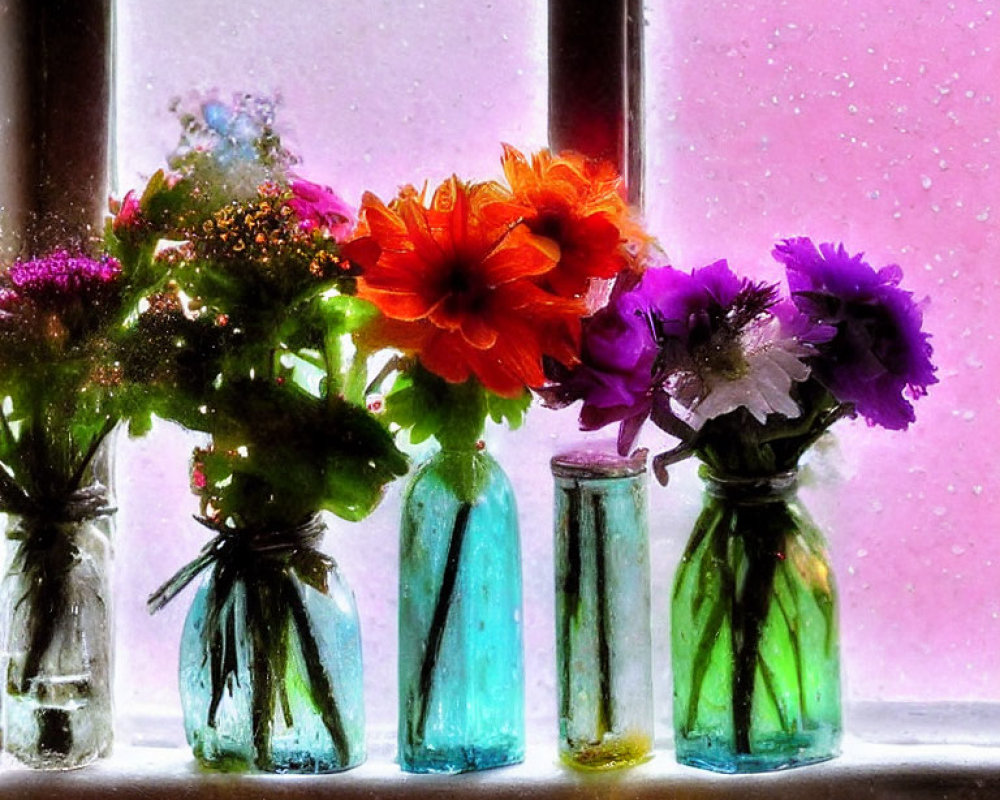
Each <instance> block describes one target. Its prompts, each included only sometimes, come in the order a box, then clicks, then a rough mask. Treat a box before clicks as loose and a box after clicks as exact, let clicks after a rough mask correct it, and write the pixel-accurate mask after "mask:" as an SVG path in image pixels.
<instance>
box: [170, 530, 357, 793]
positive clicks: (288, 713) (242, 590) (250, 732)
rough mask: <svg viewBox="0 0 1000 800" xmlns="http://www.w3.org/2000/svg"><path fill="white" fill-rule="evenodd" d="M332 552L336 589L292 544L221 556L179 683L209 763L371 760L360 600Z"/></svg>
mask: <svg viewBox="0 0 1000 800" xmlns="http://www.w3.org/2000/svg"><path fill="white" fill-rule="evenodd" d="M321 558H323V561H324V565H325V567H326V568H327V569H328V570H329V571H328V572H327V574H326V576H325V578H324V579H323V580H324V583H325V586H321V588H323V589H325V591H320V590H318V589H317V588H316V585H315V582H313V581H310V583H309V584H307V583H305V582H303V581H302V580H300V579H299V577H298V576H297V575H296V573H295V572H294V571H293V570H292V569H290V568H289V556H288V554H287V553H284V554H283V553H282V552H281V551H280V550H278V551H276V552H268V551H267V550H266V549H264V550H262V551H259V552H256V553H254V554H253V555H252V557H250V558H248V559H246V560H245V561H243V562H242V563H239V564H233V563H228V562H226V561H217V562H216V563H215V565H214V566H213V567H212V568H211V571H210V572H209V573H208V575H207V577H206V578H205V580H204V582H203V584H202V586H201V587H200V588H199V590H198V593H197V594H196V596H195V599H194V602H193V603H192V605H191V609H190V611H189V612H188V615H187V620H186V622H185V625H184V631H183V635H182V639H181V653H180V691H181V704H182V706H183V711H184V728H185V732H186V734H187V740H188V743H189V744H190V745H191V748H192V750H193V752H194V756H195V758H196V759H197V760H198V762H199V763H200V764H201V765H202V766H204V767H208V768H211V769H219V770H225V771H245V770H256V771H261V772H276V773H303V774H311V773H327V772H340V771H342V770H346V769H350V768H351V767H355V766H357V765H358V764H360V763H362V762H363V761H364V760H365V731H364V727H365V714H364V697H363V685H362V663H361V634H360V627H359V621H358V612H357V607H356V606H355V602H354V595H353V593H352V592H351V590H350V588H349V587H348V585H347V584H346V582H345V581H344V579H343V577H342V575H341V573H340V571H339V570H338V569H337V567H336V565H335V564H333V562H332V561H331V560H329V559H327V558H326V557H321ZM310 584H313V585H310Z"/></svg>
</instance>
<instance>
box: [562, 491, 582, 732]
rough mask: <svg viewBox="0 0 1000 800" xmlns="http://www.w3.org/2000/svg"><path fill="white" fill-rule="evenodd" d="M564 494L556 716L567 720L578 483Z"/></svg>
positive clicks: (576, 590) (576, 586) (576, 593)
mask: <svg viewBox="0 0 1000 800" xmlns="http://www.w3.org/2000/svg"><path fill="white" fill-rule="evenodd" d="M563 491H564V492H565V494H566V562H567V564H566V578H565V580H564V581H563V586H562V592H563V597H564V598H565V603H566V607H565V609H564V610H563V614H562V619H561V622H562V625H561V626H560V631H559V635H560V638H561V639H562V652H563V659H562V686H563V692H562V704H561V706H562V707H561V709H560V716H561V718H562V719H569V717H570V714H571V709H572V692H571V691H570V676H571V675H572V671H573V635H572V634H573V625H574V623H575V622H576V617H577V614H578V613H579V611H580V484H579V483H578V482H574V484H573V488H572V489H564V490H563Z"/></svg>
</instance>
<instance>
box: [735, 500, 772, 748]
mask: <svg viewBox="0 0 1000 800" xmlns="http://www.w3.org/2000/svg"><path fill="white" fill-rule="evenodd" d="M740 510H741V511H746V512H747V514H746V516H747V517H748V519H747V520H746V522H745V523H740V524H738V525H737V526H736V529H737V530H740V531H743V532H744V534H743V536H742V539H743V542H744V546H745V548H746V551H745V556H746V559H747V565H746V573H745V575H744V576H743V585H742V587H740V586H736V587H734V588H735V591H734V592H733V594H732V612H731V619H732V648H733V662H734V663H733V678H732V692H733V734H734V737H735V744H736V752H737V753H740V754H746V755H749V754H750V753H751V752H752V751H751V746H750V729H751V727H752V725H753V696H754V688H755V678H756V673H757V661H758V658H759V656H760V643H761V634H762V632H763V629H764V623H765V622H766V621H767V614H768V610H769V608H770V605H771V599H772V593H773V587H774V575H775V569H776V567H777V562H778V559H777V557H776V555H775V552H776V548H775V547H774V546H773V537H772V536H771V535H769V534H773V533H774V531H773V530H770V528H771V525H769V524H768V520H767V519H766V515H767V514H768V513H769V512H771V511H772V510H773V507H772V509H768V508H767V507H766V506H765V507H764V508H763V510H762V509H740Z"/></svg>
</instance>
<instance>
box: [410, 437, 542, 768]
mask: <svg viewBox="0 0 1000 800" xmlns="http://www.w3.org/2000/svg"><path fill="white" fill-rule="evenodd" d="M399 587H400V591H399V762H400V766H401V767H402V768H403V769H404V770H405V771H407V772H446V773H453V772H469V771H473V770H482V769H489V768H491V767H499V766H504V765H507V764H515V763H518V762H520V761H522V760H523V759H524V653H523V645H522V635H521V551H520V540H519V534H518V525H517V506H516V503H515V500H514V494H513V490H512V487H511V485H510V481H509V480H508V478H507V476H506V475H505V474H504V472H503V470H502V469H501V468H500V466H499V464H497V462H496V461H494V460H493V458H491V457H490V456H489V455H488V454H487V453H485V452H484V451H480V450H476V449H472V448H470V449H456V450H449V449H446V450H442V451H440V452H439V453H438V454H437V455H435V456H434V457H433V458H431V460H430V461H429V462H427V463H426V464H424V465H423V466H422V467H421V468H420V469H419V470H418V472H417V473H416V475H415V476H414V478H413V480H412V482H411V483H410V485H409V487H408V489H407V491H406V495H405V498H404V503H403V516H402V525H401V552H400V574H399Z"/></svg>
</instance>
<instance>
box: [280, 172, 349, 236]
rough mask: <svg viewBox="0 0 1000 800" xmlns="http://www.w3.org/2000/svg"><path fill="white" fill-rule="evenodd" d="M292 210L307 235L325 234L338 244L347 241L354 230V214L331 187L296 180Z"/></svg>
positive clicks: (293, 183) (299, 179)
mask: <svg viewBox="0 0 1000 800" xmlns="http://www.w3.org/2000/svg"><path fill="white" fill-rule="evenodd" d="M291 190H292V199H291V200H289V201H288V205H289V207H290V208H291V209H292V211H294V212H295V216H296V217H298V219H299V227H301V228H302V230H304V231H307V232H310V233H311V232H312V231H316V230H319V231H325V232H326V233H328V234H329V235H330V236H332V237H333V238H334V239H336V240H337V241H342V240H344V239H346V238H347V237H348V236H349V235H350V233H351V230H352V229H353V227H354V211H353V210H352V209H351V207H350V206H349V205H348V204H347V203H345V202H344V201H343V200H342V199H341V198H340V197H339V196H338V195H337V194H336V192H334V191H333V189H331V188H330V187H328V186H321V185H320V184H318V183H313V182H312V181H307V180H303V179H301V178H296V179H295V180H293V181H292V182H291Z"/></svg>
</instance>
